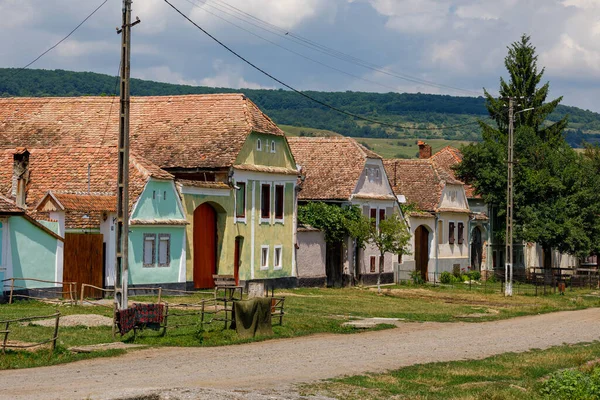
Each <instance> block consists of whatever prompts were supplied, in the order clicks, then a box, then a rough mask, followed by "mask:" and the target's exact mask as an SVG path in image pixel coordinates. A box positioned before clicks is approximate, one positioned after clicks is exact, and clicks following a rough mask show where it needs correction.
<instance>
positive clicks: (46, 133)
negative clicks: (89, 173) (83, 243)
mask: <svg viewBox="0 0 600 400" xmlns="http://www.w3.org/2000/svg"><path fill="white" fill-rule="evenodd" d="M111 102H112V100H111V99H110V98H103V97H80V98H43V99H40V98H35V99H27V98H14V99H10V98H9V99H0V120H3V121H4V123H3V126H2V129H0V146H2V147H4V148H11V147H16V146H32V145H35V146H38V147H41V146H44V147H46V148H57V147H60V148H68V149H73V148H92V147H111V148H112V147H115V148H116V146H117V137H118V135H117V133H118V125H119V124H118V115H117V114H118V113H115V112H111ZM130 142H131V148H132V154H134V155H135V156H138V157H139V158H140V159H142V158H143V159H144V160H146V161H147V163H148V164H151V165H153V168H154V169H152V170H151V172H156V173H157V174H158V172H160V174H161V176H163V175H162V173H165V174H167V175H168V176H169V178H168V179H163V178H162V177H159V176H158V175H157V174H153V173H151V174H150V179H149V180H148V182H146V183H147V185H148V187H147V191H144V190H142V189H143V187H142V188H139V190H140V192H139V193H140V195H139V197H140V199H139V202H138V203H131V204H130V210H131V212H132V214H131V226H132V240H138V239H140V240H142V239H143V238H148V242H149V243H150V242H152V240H151V239H150V238H152V237H154V236H151V235H156V236H155V240H154V242H155V244H154V246H155V251H156V252H159V251H160V249H161V243H162V242H161V238H162V239H163V240H165V238H167V237H168V236H167V235H170V238H171V241H172V242H171V243H175V241H179V240H183V242H184V246H183V247H182V249H181V251H177V252H176V251H171V252H170V253H169V255H170V256H171V257H177V256H178V255H179V257H180V259H181V260H185V262H184V266H183V267H180V268H179V269H178V274H175V273H174V272H173V276H171V275H170V274H168V275H169V276H168V277H167V276H166V274H167V270H165V269H161V267H160V264H161V263H160V262H159V261H160V258H161V254H163V256H162V257H163V258H164V253H160V254H159V253H156V255H155V264H156V265H157V267H156V269H155V272H154V274H151V276H152V277H153V278H155V277H156V276H160V278H158V279H160V280H164V279H168V280H169V281H173V280H174V279H175V282H176V283H177V284H180V285H181V284H183V285H185V286H186V287H187V288H210V287H212V286H213V285H214V281H213V277H212V276H213V275H215V274H220V275H234V276H235V278H236V280H237V281H238V282H239V283H241V284H243V283H245V282H248V281H252V280H257V281H263V280H268V281H269V284H270V285H286V286H289V285H293V284H294V282H295V274H296V270H295V247H294V243H295V236H296V229H295V224H296V208H295V204H296V197H295V196H296V186H297V185H296V180H297V175H298V171H297V169H296V166H295V161H294V158H293V156H292V154H291V152H290V150H289V147H288V144H287V141H286V138H285V135H284V133H283V131H281V129H279V128H278V127H277V125H276V124H274V123H273V122H272V121H271V120H270V119H269V118H268V117H267V116H266V115H265V114H263V113H262V112H261V111H260V110H259V109H258V107H256V105H255V104H254V103H252V102H251V101H250V100H249V99H248V98H246V97H245V96H244V95H242V94H223V95H191V96H164V97H162V96H148V97H133V98H132V99H131V115H130ZM108 163H112V164H115V165H116V158H115V159H114V160H112V159H111V161H108ZM92 170H93V168H92ZM115 176H116V173H115ZM173 178H174V179H175V180H174V181H173ZM81 180H82V181H85V180H84V179H83V177H81ZM111 182H112V181H111ZM49 190H51V189H49ZM92 192H96V190H95V189H92ZM101 192H111V193H114V188H113V187H112V186H111V188H110V189H105V190H103V191H101ZM165 193H166V197H165ZM175 193H180V194H181V197H180V198H179V197H178V196H177V195H175ZM96 194H98V193H96ZM150 194H152V196H153V197H152V198H151V199H150V198H149V197H147V196H150ZM130 197H131V196H130ZM136 198H137V197H136ZM178 198H179V200H177V199H178ZM177 201H180V203H177V204H175V203H170V205H169V207H170V208H169V209H168V210H167V209H166V208H162V206H160V204H162V203H160V202H166V203H169V202H177ZM175 206H177V207H180V208H181V209H180V210H178V211H177V210H176V209H177V207H175ZM136 207H139V208H136ZM58 208H60V207H58ZM58 208H57V209H58ZM106 212H107V213H108V215H109V216H110V211H109V210H106ZM108 220H111V221H112V218H108V217H107V221H108ZM149 221H150V222H149ZM157 227H160V228H161V229H160V231H159V230H158V229H154V228H157ZM66 229H67V228H66ZM174 230H176V231H177V233H175V231H174ZM99 231H101V232H105V233H106V234H107V235H109V236H110V235H112V234H114V232H113V231H112V226H111V225H110V224H109V223H107V224H106V225H102V227H101V228H99ZM138 232H139V233H138ZM180 232H181V233H180ZM161 235H162V236H161ZM142 242H144V243H145V242H146V239H143V240H142ZM149 246H150V245H149ZM163 247H164V246H163ZM136 251H138V253H135V254H134V257H133V258H134V259H135V260H137V259H143V257H142V256H144V255H145V254H146V251H144V247H143V246H142V247H141V248H140V249H138V250H136ZM150 253H152V252H151V251H150V250H148V254H150ZM140 257H142V258H140ZM112 258H113V256H112V255H110V259H112ZM148 260H152V258H151V257H150V255H148V259H147V260H146V261H148ZM156 260H158V261H156ZM171 261H172V262H171V266H173V264H175V263H177V261H176V260H171ZM142 264H145V263H144V262H142ZM148 264H151V263H148ZM141 268H145V267H144V265H142V267H141ZM141 271H142V272H141V273H138V274H137V278H136V274H135V273H134V274H133V275H132V279H135V280H136V282H134V283H137V281H138V278H139V282H140V283H144V284H146V283H149V281H148V279H149V278H150V276H149V275H148V274H146V273H144V272H145V271H149V270H147V269H141ZM131 274H132V272H131V271H130V275H131ZM175 275H176V276H175ZM111 279H112V278H111V276H110V269H109V273H107V276H106V282H108V284H110V283H111V282H112V281H111ZM156 282H157V281H156ZM157 283H158V282H157ZM167 283H168V282H167Z"/></svg>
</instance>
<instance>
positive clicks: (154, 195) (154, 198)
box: [152, 190, 156, 200]
mask: <svg viewBox="0 0 600 400" xmlns="http://www.w3.org/2000/svg"><path fill="white" fill-rule="evenodd" d="M152 200H156V190H153V191H152Z"/></svg>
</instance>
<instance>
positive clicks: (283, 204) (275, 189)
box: [273, 184, 285, 223]
mask: <svg viewBox="0 0 600 400" xmlns="http://www.w3.org/2000/svg"><path fill="white" fill-rule="evenodd" d="M274 187H275V188H274V189H273V192H274V196H273V197H274V200H275V201H274V202H273V203H274V204H273V205H274V208H275V212H274V213H273V215H274V216H275V222H281V223H283V222H284V218H285V184H275V185H274ZM278 187H280V188H282V189H281V216H277V205H278V203H277V188H278Z"/></svg>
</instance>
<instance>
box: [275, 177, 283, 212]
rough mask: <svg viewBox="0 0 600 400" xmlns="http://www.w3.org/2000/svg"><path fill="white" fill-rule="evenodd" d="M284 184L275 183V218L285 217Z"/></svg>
mask: <svg viewBox="0 0 600 400" xmlns="http://www.w3.org/2000/svg"><path fill="white" fill-rule="evenodd" d="M283 189H284V186H283V185H275V219H281V220H282V219H283Z"/></svg>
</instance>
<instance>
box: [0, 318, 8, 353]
mask: <svg viewBox="0 0 600 400" xmlns="http://www.w3.org/2000/svg"><path fill="white" fill-rule="evenodd" d="M9 325H10V322H7V323H6V326H5V327H4V341H3V342H2V354H5V352H6V342H8V327H9Z"/></svg>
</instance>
